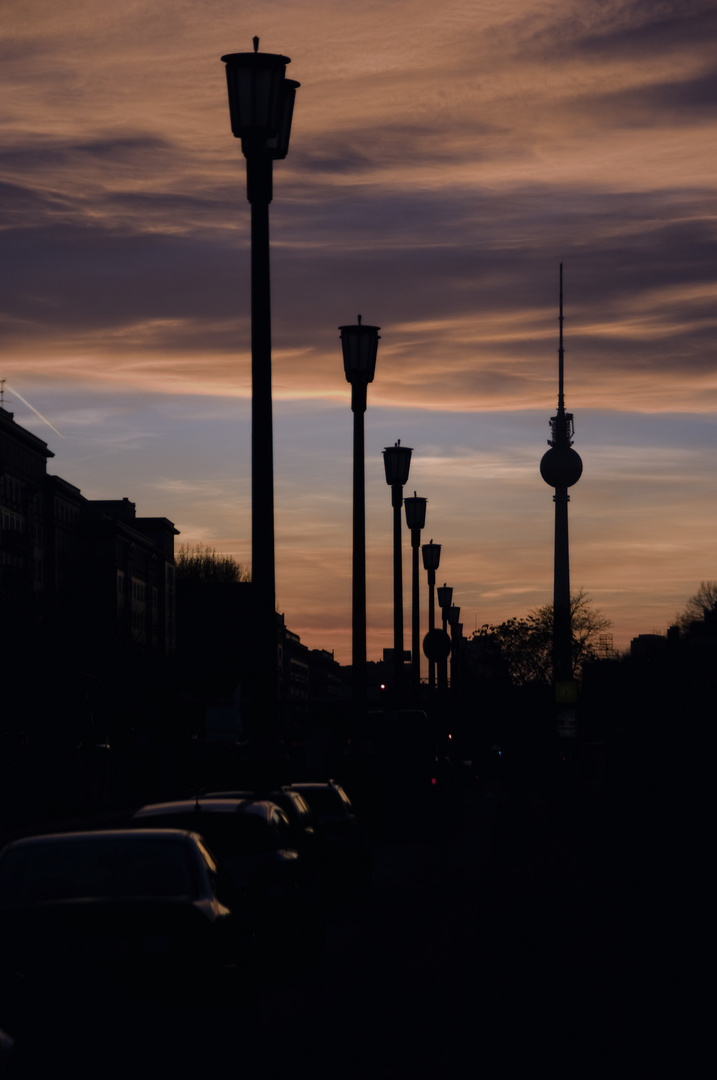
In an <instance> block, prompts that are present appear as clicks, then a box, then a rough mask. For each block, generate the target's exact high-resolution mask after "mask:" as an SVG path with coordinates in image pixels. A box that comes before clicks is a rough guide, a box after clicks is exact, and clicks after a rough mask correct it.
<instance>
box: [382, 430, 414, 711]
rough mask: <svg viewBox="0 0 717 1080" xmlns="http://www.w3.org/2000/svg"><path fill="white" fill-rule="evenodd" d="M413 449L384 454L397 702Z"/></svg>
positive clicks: (398, 697) (399, 448) (392, 449)
mask: <svg viewBox="0 0 717 1080" xmlns="http://www.w3.org/2000/svg"><path fill="white" fill-rule="evenodd" d="M411 453H412V450H411V447H409V446H401V440H400V439H399V440H398V442H397V443H395V444H394V445H393V446H387V447H386V448H385V450H384V451H383V465H384V469H385V471H386V483H387V484H388V485H389V487H390V488H391V505H392V506H393V682H394V694H395V697H396V701H397V703H400V701H401V698H402V695H403V563H402V555H401V505H402V503H403V487H404V485H405V484H406V482H407V480H408V470H409V469H410V466H411Z"/></svg>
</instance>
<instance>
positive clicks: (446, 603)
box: [437, 581, 453, 691]
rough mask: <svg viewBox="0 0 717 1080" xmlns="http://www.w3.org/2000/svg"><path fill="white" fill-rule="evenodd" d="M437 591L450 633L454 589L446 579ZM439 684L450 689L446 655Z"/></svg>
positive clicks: (439, 671) (443, 616)
mask: <svg viewBox="0 0 717 1080" xmlns="http://www.w3.org/2000/svg"><path fill="white" fill-rule="evenodd" d="M437 592H438V603H439V606H440V609H441V616H442V619H443V633H444V634H448V611H449V608H450V606H451V600H452V599H453V589H452V587H451V586H450V585H446V583H445V581H444V582H443V585H441V586H439V588H438V590H437ZM438 685H439V687H440V689H441V690H443V691H445V690H447V689H448V657H446V659H445V660H444V661H443V662H442V664H441V666H440V668H439V669H438Z"/></svg>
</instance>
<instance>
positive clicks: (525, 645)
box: [473, 589, 612, 686]
mask: <svg viewBox="0 0 717 1080" xmlns="http://www.w3.org/2000/svg"><path fill="white" fill-rule="evenodd" d="M570 614H571V622H572V632H573V651H572V657H573V671H574V673H575V676H576V678H580V675H581V673H582V669H583V666H584V664H585V663H586V662H588V661H589V660H594V659H597V657H598V655H599V649H598V645H599V637H600V634H602V633H603V632H604V631H605V630H607V629H608V628H609V627H610V626H612V621H611V620H610V619H609V618H608V617H607V616H606V615H604V614H603V613H602V612H601V611H600V610H599V609H598V608H596V607H594V606H593V603H592V599H591V597H590V596H589V595H588V594H587V593H586V592H585V590H584V589H578V591H577V592H574V593H572V594H571V597H570ZM473 639H474V640H475V639H479V640H480V641H481V643H482V644H483V646H484V650H485V653H486V654H487V655H488V656H492V659H493V664H494V667H495V668H496V669H497V670H500V671H502V673H503V674H504V675H506V676H507V677H508V678H509V679H510V682H511V683H513V684H514V685H515V686H526V685H527V684H528V683H536V682H537V683H543V684H545V685H549V684H550V682H551V681H552V677H553V662H552V647H553V605H552V604H544V605H543V606H542V607H538V608H532V609H531V610H530V611H529V612H528V614H527V615H526V616H524V617H523V618H520V619H519V618H512V619H507V620H506V622H503V623H499V624H498V625H493V626H491V625H488V624H486V625H485V626H482V627H481V629H480V630H479V631H478V632H477V633H476V634H474V635H473Z"/></svg>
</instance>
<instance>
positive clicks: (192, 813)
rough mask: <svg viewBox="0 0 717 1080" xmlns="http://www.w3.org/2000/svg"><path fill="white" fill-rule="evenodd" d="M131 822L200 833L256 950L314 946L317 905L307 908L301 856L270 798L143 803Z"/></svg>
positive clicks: (308, 898) (286, 950)
mask: <svg viewBox="0 0 717 1080" xmlns="http://www.w3.org/2000/svg"><path fill="white" fill-rule="evenodd" d="M134 820H135V821H136V822H137V824H140V825H144V824H148V823H150V822H151V823H152V824H153V825H155V826H159V825H161V826H165V827H167V826H169V827H174V828H179V827H181V826H182V825H183V826H184V827H185V828H190V829H192V830H193V831H196V832H198V833H199V834H200V835H201V836H202V837H203V838H204V840H205V841H206V844H207V846H208V847H209V849H210V850H211V852H212V854H213V855H215V856H216V859H217V862H218V864H219V867H220V871H221V872H222V875H223V877H224V879H225V880H226V881H227V882H228V884H229V887H230V890H231V891H230V892H229V893H228V894H227V900H228V902H229V904H230V906H236V907H237V908H239V909H240V910H241V912H242V914H243V918H244V919H245V920H246V922H247V924H248V925H249V926H250V927H251V928H252V932H253V934H254V935H255V938H256V942H257V947H258V949H259V951H260V952H262V951H263V952H265V953H266V952H267V951H268V952H271V953H273V954H275V955H277V956H278V955H279V954H287V955H288V954H293V953H294V952H296V951H300V950H301V949H302V948H303V947H305V946H309V945H311V946H312V947H317V945H318V940H317V937H318V936H319V935H320V920H319V919H318V918H317V915H318V912H316V911H314V910H313V909H312V905H311V896H310V893H309V892H308V890H307V888H306V875H305V870H304V865H303V863H302V859H301V855H300V853H299V851H298V850H297V849H296V847H294V846H292V844H293V843H294V836H293V832H292V828H291V825H290V823H289V820H288V818H287V816H286V814H285V813H284V811H283V810H282V809H281V808H280V807H279V806H277V805H276V803H274V802H271V801H269V800H268V799H221V798H206V797H201V798H195V799H184V800H178V801H175V802H167V803H154V804H152V805H148V806H144V807H142V809H141V810H138V811H137V813H136V814H135V815H134Z"/></svg>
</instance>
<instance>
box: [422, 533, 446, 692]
mask: <svg viewBox="0 0 717 1080" xmlns="http://www.w3.org/2000/svg"><path fill="white" fill-rule="evenodd" d="M421 555H422V557H423V569H424V570H426V571H427V572H428V633H429V634H431V636H433V635H432V631H433V630H435V628H436V570H437V569H438V566H439V564H440V561H441V545H440V544H434V543H433V540H431V542H430V544H424V545H423V547H422V548H421ZM428 688H429V691H430V692H431V693H433V691H434V690H435V689H436V661H435V660H434V659H433V658H432V657H429V658H428Z"/></svg>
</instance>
